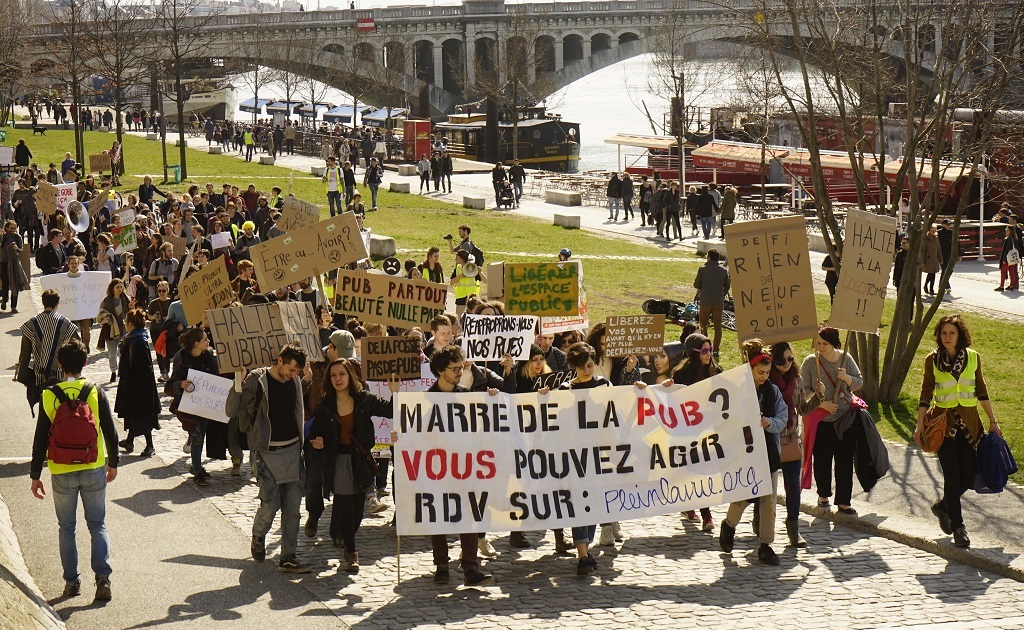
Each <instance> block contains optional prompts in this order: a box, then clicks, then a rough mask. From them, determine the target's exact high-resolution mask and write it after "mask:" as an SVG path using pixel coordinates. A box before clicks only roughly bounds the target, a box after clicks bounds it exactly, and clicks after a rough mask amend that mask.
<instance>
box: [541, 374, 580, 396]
mask: <svg viewBox="0 0 1024 630" xmlns="http://www.w3.org/2000/svg"><path fill="white" fill-rule="evenodd" d="M574 378H576V370H561V371H560V372H549V373H547V374H541V375H540V376H538V377H537V380H536V382H535V383H534V387H533V389H534V391H536V390H538V389H544V388H545V387H550V388H551V389H558V387H559V386H560V385H561V384H562V383H568V382H569V381H571V380H572V379H574Z"/></svg>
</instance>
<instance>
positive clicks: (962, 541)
mask: <svg viewBox="0 0 1024 630" xmlns="http://www.w3.org/2000/svg"><path fill="white" fill-rule="evenodd" d="M953 544H954V545H956V546H957V547H960V548H961V549H967V548H968V547H970V546H971V539H970V538H968V537H967V529H966V528H964V527H957V528H956V529H954V530H953Z"/></svg>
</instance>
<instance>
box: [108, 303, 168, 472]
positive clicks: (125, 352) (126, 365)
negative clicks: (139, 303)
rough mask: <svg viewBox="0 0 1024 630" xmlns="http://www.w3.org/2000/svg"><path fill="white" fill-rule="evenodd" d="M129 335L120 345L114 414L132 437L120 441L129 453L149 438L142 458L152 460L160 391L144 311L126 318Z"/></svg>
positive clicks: (129, 313)
mask: <svg viewBox="0 0 1024 630" xmlns="http://www.w3.org/2000/svg"><path fill="white" fill-rule="evenodd" d="M124 324H125V329H126V330H127V331H128V334H127V335H125V337H124V339H122V340H121V343H120V353H121V361H120V363H119V364H118V375H119V376H120V377H121V385H120V386H119V387H118V388H117V399H116V400H115V401H114V412H115V413H116V414H117V415H118V416H120V417H121V419H122V420H124V428H125V430H126V431H128V436H127V437H125V439H124V440H123V441H122V442H120V446H121V448H123V449H124V450H125V452H126V453H131V452H132V451H133V450H134V449H135V438H137V437H139V436H140V435H141V436H143V437H145V438H146V448H145V449H143V451H142V453H141V455H142V456H143V457H149V456H151V455H153V454H154V453H155V452H156V451H155V450H154V448H153V430H154V429H159V428H160V421H159V420H158V418H159V416H160V410H161V408H162V407H161V405H160V394H159V393H157V391H156V380H155V379H154V378H153V357H152V354H151V352H150V347H151V344H150V339H149V331H147V330H146V312H145V311H143V310H142V309H141V308H136V309H133V310H130V311H128V314H127V315H125V317H124Z"/></svg>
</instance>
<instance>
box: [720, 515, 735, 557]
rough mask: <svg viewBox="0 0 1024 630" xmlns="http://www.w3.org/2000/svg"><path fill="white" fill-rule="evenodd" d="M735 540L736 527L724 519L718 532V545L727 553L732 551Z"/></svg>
mask: <svg viewBox="0 0 1024 630" xmlns="http://www.w3.org/2000/svg"><path fill="white" fill-rule="evenodd" d="M735 542H736V528H735V527H733V526H732V525H729V524H728V523H726V522H725V521H722V529H721V531H719V533H718V546H719V547H721V548H722V551H724V552H725V553H732V549H733V546H734V545H735Z"/></svg>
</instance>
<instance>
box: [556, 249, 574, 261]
mask: <svg viewBox="0 0 1024 630" xmlns="http://www.w3.org/2000/svg"><path fill="white" fill-rule="evenodd" d="M558 253H559V254H561V255H562V256H565V257H566V258H571V257H572V250H571V249H569V248H568V247H563V248H562V249H560V250H558Z"/></svg>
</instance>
